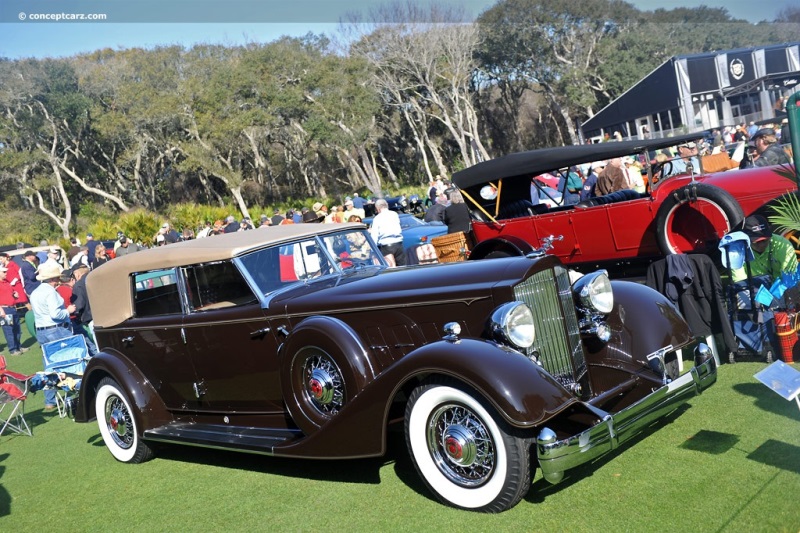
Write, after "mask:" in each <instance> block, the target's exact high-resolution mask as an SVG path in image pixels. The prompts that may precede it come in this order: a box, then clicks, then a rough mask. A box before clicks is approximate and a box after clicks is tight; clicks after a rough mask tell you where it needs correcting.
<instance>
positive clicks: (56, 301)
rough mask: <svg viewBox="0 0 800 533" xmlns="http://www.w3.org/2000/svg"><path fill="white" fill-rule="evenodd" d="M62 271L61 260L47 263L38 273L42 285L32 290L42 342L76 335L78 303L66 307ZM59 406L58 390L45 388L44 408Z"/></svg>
mask: <svg viewBox="0 0 800 533" xmlns="http://www.w3.org/2000/svg"><path fill="white" fill-rule="evenodd" d="M62 271H63V269H62V268H61V266H59V265H58V263H56V262H46V263H45V264H43V265H41V266H40V267H39V269H38V270H37V273H36V279H37V281H40V282H41V284H40V285H39V286H38V287H36V289H34V290H33V292H31V295H30V300H31V308H32V309H33V318H34V323H35V324H36V340H37V341H39V344H45V343H48V342H52V341H57V340H59V339H63V338H65V337H69V336H71V335H72V325H71V323H70V320H69V315H71V314H72V313H74V312H75V306H74V305H72V304H70V305H69V306H67V307H64V300H63V298H61V296H60V295H59V294H58V292H56V286H57V285H58V283H59V278H60V277H61V272H62ZM55 408H56V393H55V391H54V390H45V391H44V410H45V411H52V410H53V409H55Z"/></svg>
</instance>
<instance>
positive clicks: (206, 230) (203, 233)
mask: <svg viewBox="0 0 800 533" xmlns="http://www.w3.org/2000/svg"><path fill="white" fill-rule="evenodd" d="M212 231H214V227H213V226H212V225H211V221H210V220H206V222H205V224H204V225H203V229H201V230H200V231H198V232H197V238H198V239H204V238H206V237H208V236H209V235H211V232H212Z"/></svg>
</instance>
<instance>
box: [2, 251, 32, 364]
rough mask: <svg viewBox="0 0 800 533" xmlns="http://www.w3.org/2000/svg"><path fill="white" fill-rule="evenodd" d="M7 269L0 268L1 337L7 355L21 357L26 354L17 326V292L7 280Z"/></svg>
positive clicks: (20, 332)
mask: <svg viewBox="0 0 800 533" xmlns="http://www.w3.org/2000/svg"><path fill="white" fill-rule="evenodd" d="M8 272H9V270H8V268H7V267H5V266H0V320H2V321H3V336H4V337H5V338H6V345H7V346H8V353H9V355H21V354H22V353H24V352H27V351H28V349H27V348H23V347H22V344H21V341H22V330H21V329H20V326H19V316H18V315H17V301H18V297H19V292H20V291H21V290H22V287H20V288H19V290H17V288H15V287H14V285H11V282H10V281H9V279H8Z"/></svg>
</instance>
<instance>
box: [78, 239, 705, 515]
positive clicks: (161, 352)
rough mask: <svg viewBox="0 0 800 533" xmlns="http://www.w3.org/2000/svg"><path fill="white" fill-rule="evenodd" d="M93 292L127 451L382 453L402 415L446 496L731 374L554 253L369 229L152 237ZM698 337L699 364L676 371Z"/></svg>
mask: <svg viewBox="0 0 800 533" xmlns="http://www.w3.org/2000/svg"><path fill="white" fill-rule="evenodd" d="M571 276H574V277H576V278H578V279H577V280H574V281H573V280H572V279H571ZM87 288H88V292H89V298H90V300H91V305H92V310H93V313H94V319H95V332H96V334H97V341H98V346H99V348H100V353H99V355H97V356H96V357H94V358H93V359H92V360H91V361H90V363H89V365H88V368H87V369H86V373H85V375H84V379H83V385H82V387H81V392H80V401H79V403H78V406H77V410H76V420H78V421H79V422H87V421H89V420H91V419H94V418H97V421H98V424H99V428H100V434H101V435H102V437H103V440H104V441H105V444H106V445H107V447H108V449H109V450H110V451H111V453H112V454H113V455H114V457H115V458H116V459H118V460H119V461H122V462H129V463H138V462H142V461H145V460H147V459H150V458H151V457H152V455H153V451H152V450H153V448H152V445H153V443H178V444H188V445H195V446H208V447H213V448H223V449H231V450H239V451H245V452H252V453H260V454H265V455H274V456H282V457H304V458H320V459H323V458H324V459H330V458H355V457H371V456H380V455H382V454H384V452H385V451H386V442H387V430H388V429H389V427H390V426H392V425H398V426H399V427H403V428H404V431H405V436H406V442H407V445H408V449H409V452H410V455H411V457H412V459H413V462H414V464H415V466H416V469H417V471H418V472H419V474H420V476H421V477H422V479H423V480H424V482H425V484H426V485H427V486H428V487H429V488H430V490H431V492H432V493H433V494H434V495H435V496H436V497H437V498H438V499H439V500H441V501H442V502H444V503H446V504H449V505H453V506H456V507H461V508H465V509H471V510H479V511H502V510H505V509H508V508H509V507H511V506H513V505H515V504H516V503H517V502H519V501H520V499H521V498H522V497H523V496H524V495H525V494H526V493H527V491H528V489H529V487H530V485H531V480H532V477H533V475H534V472H535V470H536V466H538V467H539V468H540V469H541V472H542V475H543V476H544V477H545V478H546V479H547V480H548V481H550V482H552V483H556V482H558V481H559V480H561V479H562V477H563V475H564V471H565V470H567V469H570V468H573V467H576V466H578V465H580V464H583V463H586V462H587V461H591V460H593V459H595V458H597V457H598V456H600V455H602V454H604V453H606V452H608V451H610V450H612V449H614V448H615V447H617V446H618V445H619V444H620V443H621V442H624V441H626V440H628V439H629V438H630V437H632V436H633V435H635V434H637V433H638V432H640V431H641V430H642V429H643V428H644V427H645V426H648V425H650V424H651V423H652V422H653V420H654V419H656V418H657V417H660V416H663V415H664V414H665V413H667V412H669V411H671V410H673V409H674V408H675V407H676V406H677V405H678V404H679V403H681V402H682V401H683V400H685V399H687V398H689V397H691V396H693V395H695V394H697V393H699V392H701V391H702V390H703V389H705V388H706V387H708V386H710V385H711V384H712V383H713V382H714V381H715V380H716V366H715V364H714V360H713V358H712V357H711V356H710V352H709V351H708V350H707V348H705V347H704V346H703V345H701V344H696V340H695V339H693V338H692V336H691V334H690V331H689V328H688V327H687V325H686V323H685V322H684V320H683V319H682V318H681V317H680V316H679V315H678V313H677V311H676V310H675V308H674V307H673V306H672V305H670V304H669V303H668V302H667V300H666V299H665V298H664V297H663V296H662V295H660V294H658V293H656V292H654V291H652V290H650V289H648V288H647V287H644V286H642V285H638V284H634V283H629V282H622V281H609V279H608V277H607V276H606V274H605V273H604V272H602V271H600V272H594V273H591V274H587V275H585V276H581V277H579V275H578V274H576V273H571V272H570V271H568V270H567V269H566V268H565V267H564V266H562V264H561V263H560V262H559V260H558V259H557V258H555V257H552V256H546V255H544V254H531V255H529V256H527V257H512V258H505V259H496V260H492V261H466V262H462V263H451V264H440V265H424V266H414V267H404V268H387V266H386V264H385V262H384V260H383V257H382V256H381V255H380V253H379V252H378V250H377V248H376V246H375V244H374V243H373V242H372V240H371V239H370V238H369V235H368V233H367V232H366V229H365V227H364V226H363V225H360V224H298V225H289V226H277V227H274V228H268V229H264V230H256V231H246V232H240V233H234V234H229V235H223V236H218V237H209V238H205V239H198V240H193V241H188V242H183V243H178V244H174V245H170V246H166V247H162V248H157V249H153V250H148V251H144V252H141V253H136V254H132V255H129V256H125V257H122V258H117V259H115V260H114V261H111V262H109V263H107V264H105V265H103V266H101V267H99V268H97V269H96V270H95V271H93V272H92V273H90V274H89V276H88V278H87ZM109 294H113V295H114V298H109V297H108V295H109ZM693 344H696V348H695V366H694V367H693V368H692V369H691V371H689V372H687V373H685V374H683V375H681V376H677V375H671V373H670V372H669V371H667V370H666V367H669V366H670V365H669V361H670V359H674V358H675V351H676V350H678V349H681V348H686V347H688V346H689V345H693ZM665 360H666V362H665Z"/></svg>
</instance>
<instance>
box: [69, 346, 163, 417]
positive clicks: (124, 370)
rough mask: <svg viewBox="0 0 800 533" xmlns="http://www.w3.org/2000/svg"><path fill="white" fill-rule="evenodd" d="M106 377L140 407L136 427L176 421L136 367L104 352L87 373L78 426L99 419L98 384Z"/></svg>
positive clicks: (112, 352) (133, 410)
mask: <svg viewBox="0 0 800 533" xmlns="http://www.w3.org/2000/svg"><path fill="white" fill-rule="evenodd" d="M105 377H110V378H112V379H114V381H116V382H117V383H118V384H119V386H120V387H121V388H122V390H123V391H125V393H126V395H127V396H128V400H129V401H130V402H132V403H133V404H134V405H135V406H136V408H135V409H132V413H133V415H134V416H136V417H137V420H136V423H137V426H138V427H139V428H140V429H141V430H144V429H147V428H152V427H157V426H160V425H162V424H166V423H167V422H169V421H171V420H172V417H171V416H170V415H169V412H168V411H167V408H166V406H165V405H164V402H162V401H161V398H160V397H159V396H158V394H157V393H156V391H155V390H154V389H153V386H152V384H151V383H150V381H148V380H147V378H145V377H144V375H143V374H142V373H141V372H139V370H138V369H137V368H136V365H134V364H133V363H132V362H131V361H130V360H129V359H128V358H126V357H125V356H124V355H123V354H121V353H119V352H116V351H103V352H99V353H98V354H97V355H95V356H94V357H92V359H91V360H90V361H89V364H88V365H87V367H86V371H85V372H84V375H83V379H82V381H81V392H80V396H79V399H78V406H77V408H76V410H75V421H76V422H88V421H89V420H91V419H93V418H95V417H96V416H97V413H95V408H94V398H95V392H96V389H97V384H98V383H100V380H102V379H103V378H105Z"/></svg>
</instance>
